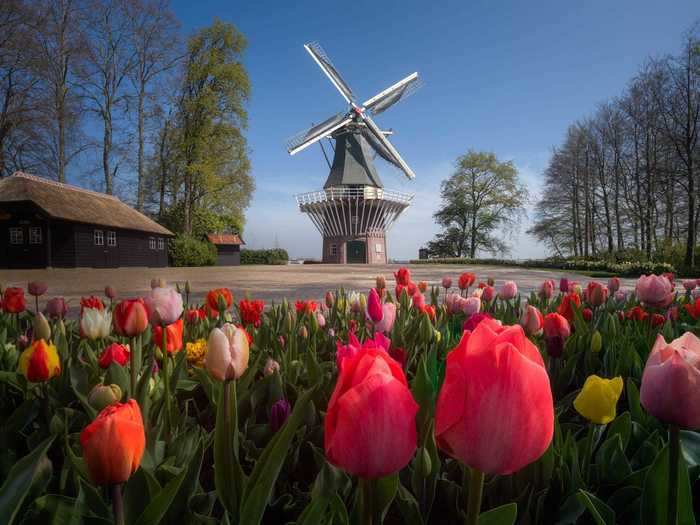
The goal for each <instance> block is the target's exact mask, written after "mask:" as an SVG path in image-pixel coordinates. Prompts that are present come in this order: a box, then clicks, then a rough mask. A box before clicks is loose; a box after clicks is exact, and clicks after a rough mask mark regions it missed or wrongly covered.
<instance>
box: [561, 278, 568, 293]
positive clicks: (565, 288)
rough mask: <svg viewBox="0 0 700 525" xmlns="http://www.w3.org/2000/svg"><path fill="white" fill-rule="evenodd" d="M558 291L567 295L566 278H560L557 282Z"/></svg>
mask: <svg viewBox="0 0 700 525" xmlns="http://www.w3.org/2000/svg"><path fill="white" fill-rule="evenodd" d="M559 291H560V292H561V293H568V292H569V280H568V279H567V278H566V277H562V278H561V279H560V280H559Z"/></svg>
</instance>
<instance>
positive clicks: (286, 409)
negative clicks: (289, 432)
mask: <svg viewBox="0 0 700 525" xmlns="http://www.w3.org/2000/svg"><path fill="white" fill-rule="evenodd" d="M291 412H292V407H291V406H290V405H289V401H287V400H286V399H280V400H278V401H276V402H275V403H274V404H273V405H272V407H270V429H272V431H273V432H277V431H278V430H279V429H280V428H282V425H284V424H285V423H286V421H287V419H288V418H289V414H290V413H291Z"/></svg>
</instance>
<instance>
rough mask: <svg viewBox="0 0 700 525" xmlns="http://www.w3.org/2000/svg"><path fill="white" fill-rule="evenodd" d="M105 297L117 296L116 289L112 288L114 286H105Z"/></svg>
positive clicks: (113, 297)
mask: <svg viewBox="0 0 700 525" xmlns="http://www.w3.org/2000/svg"><path fill="white" fill-rule="evenodd" d="M105 297H107V299H115V298H116V297H117V290H115V289H114V286H105Z"/></svg>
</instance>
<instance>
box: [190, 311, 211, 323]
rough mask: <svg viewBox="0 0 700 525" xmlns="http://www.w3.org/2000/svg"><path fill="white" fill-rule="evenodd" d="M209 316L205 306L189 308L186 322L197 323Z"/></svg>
mask: <svg viewBox="0 0 700 525" xmlns="http://www.w3.org/2000/svg"><path fill="white" fill-rule="evenodd" d="M206 318H207V314H206V312H205V311H204V308H188V309H187V310H186V311H185V322H186V323H187V324H197V323H199V322H200V321H204V320H205V319H206Z"/></svg>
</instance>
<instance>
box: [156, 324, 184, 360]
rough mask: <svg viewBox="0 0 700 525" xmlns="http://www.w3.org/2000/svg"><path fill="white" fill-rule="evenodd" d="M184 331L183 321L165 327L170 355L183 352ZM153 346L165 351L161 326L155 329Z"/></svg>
mask: <svg viewBox="0 0 700 525" xmlns="http://www.w3.org/2000/svg"><path fill="white" fill-rule="evenodd" d="M182 329H183V322H182V319H178V320H177V321H175V322H174V323H172V324H169V325H167V326H166V327H165V343H166V348H167V350H168V353H169V354H174V353H177V352H179V351H180V350H182ZM153 344H154V345H156V346H157V347H158V348H160V349H161V350H163V327H162V326H160V325H156V326H154V327H153Z"/></svg>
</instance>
